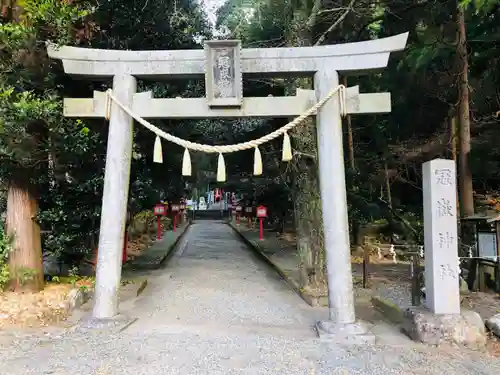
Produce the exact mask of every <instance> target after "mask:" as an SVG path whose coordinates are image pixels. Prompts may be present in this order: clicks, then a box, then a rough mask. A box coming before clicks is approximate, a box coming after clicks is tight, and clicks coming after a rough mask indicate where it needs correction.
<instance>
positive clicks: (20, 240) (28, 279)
mask: <svg viewBox="0 0 500 375" xmlns="http://www.w3.org/2000/svg"><path fill="white" fill-rule="evenodd" d="M37 213H38V202H37V200H36V198H35V197H34V196H33V195H32V194H31V193H30V192H29V190H28V189H27V188H26V187H24V186H23V185H21V184H15V183H11V184H10V186H9V190H8V193H7V221H6V226H7V233H8V234H9V235H10V236H12V237H13V248H12V252H11V254H10V256H9V270H10V274H11V279H12V281H11V285H12V288H13V289H14V290H15V291H32V292H36V291H40V290H42V289H43V284H44V283H43V261H42V244H41V238H40V226H39V225H38V224H37V222H36V221H35V218H36V215H37Z"/></svg>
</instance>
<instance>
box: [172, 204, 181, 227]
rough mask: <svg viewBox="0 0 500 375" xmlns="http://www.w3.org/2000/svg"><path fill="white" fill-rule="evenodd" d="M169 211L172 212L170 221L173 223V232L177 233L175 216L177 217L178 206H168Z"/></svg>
mask: <svg viewBox="0 0 500 375" xmlns="http://www.w3.org/2000/svg"><path fill="white" fill-rule="evenodd" d="M170 209H171V210H172V216H173V217H172V219H173V221H174V223H173V226H174V232H176V231H177V216H178V215H179V210H180V206H179V205H178V204H173V205H172V206H170Z"/></svg>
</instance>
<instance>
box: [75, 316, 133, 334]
mask: <svg viewBox="0 0 500 375" xmlns="http://www.w3.org/2000/svg"><path fill="white" fill-rule="evenodd" d="M136 320H137V318H130V317H128V316H126V315H122V314H118V315H116V316H114V317H113V318H110V319H96V318H94V317H91V316H86V317H83V318H82V319H81V320H80V322H79V323H78V324H77V325H76V326H75V327H74V330H100V331H109V332H121V331H124V330H125V329H127V327H129V326H130V325H131V324H132V323H134V322H135V321H136Z"/></svg>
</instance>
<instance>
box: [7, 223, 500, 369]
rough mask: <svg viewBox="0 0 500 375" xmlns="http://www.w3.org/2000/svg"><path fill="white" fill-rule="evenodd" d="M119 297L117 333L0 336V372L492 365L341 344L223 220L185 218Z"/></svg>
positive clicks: (466, 356)
mask: <svg viewBox="0 0 500 375" xmlns="http://www.w3.org/2000/svg"><path fill="white" fill-rule="evenodd" d="M149 280H150V281H149V286H148V288H147V289H146V291H145V292H144V294H143V295H141V296H140V297H139V298H137V299H136V300H135V301H132V302H130V303H126V304H124V305H123V306H122V311H123V312H124V313H126V314H129V315H133V316H136V317H137V318H138V320H137V321H136V322H135V323H134V324H132V325H131V326H130V327H128V328H127V329H126V330H124V331H123V332H120V333H109V332H108V333H106V332H96V331H91V332H79V331H65V332H63V331H57V330H55V331H52V333H51V334H50V335H46V336H42V337H41V336H40V335H36V334H30V335H28V336H24V337H23V336H20V337H17V338H15V337H14V338H11V339H10V340H3V341H2V340H0V344H1V346H0V374H12V375H18V374H19V375H21V374H53V375H70V374H71V375H87V374H88V375H93V374H95V375H98V374H99V375H115V374H116V375H118V374H120V375H125V374H133V375H156V374H179V375H181V374H182V375H196V374H200V375H201V374H203V375H219V374H220V375H222V374H224V375H226V374H231V375H232V374H248V375H250V374H252V375H253V374H255V375H256V374H262V375H264V374H272V375H281V374H283V375H288V374H289V375H295V374H297V375H298V374H301V375H312V374H315V375H317V374H321V375H323V374H324V375H327V374H328V375H330V374H370V375H371V374H381V375H382V374H383V375H385V374H444V373H445V374H447V375H451V374H460V375H464V374H499V373H500V361H499V360H498V359H494V358H491V357H488V356H487V355H485V354H481V353H474V352H467V351H463V350H462V351H458V350H452V349H449V350H443V349H440V350H437V349H433V348H424V347H422V346H419V345H412V344H409V343H408V342H407V341H401V342H399V343H400V345H399V346H397V347H395V346H390V345H374V346H363V347H352V346H351V347H343V346H338V345H332V344H326V343H321V342H319V341H318V340H317V339H316V335H315V333H314V332H313V330H312V329H311V327H312V324H313V323H314V322H315V321H316V320H317V319H319V318H322V317H324V314H326V311H325V310H322V309H319V310H318V309H313V308H311V307H310V306H308V305H307V304H305V303H304V302H303V301H302V300H301V299H300V298H299V297H298V296H297V295H296V294H295V293H293V292H292V291H291V290H290V289H289V288H288V287H287V286H286V284H285V283H284V282H283V281H281V280H280V279H278V278H277V276H275V275H274V274H273V273H272V271H270V270H269V269H267V268H266V267H265V266H264V265H262V264H261V263H260V261H259V260H257V259H255V258H254V257H253V255H252V253H250V251H248V250H247V249H246V248H245V245H243V244H242V243H241V242H240V241H239V239H238V238H237V237H236V234H235V233H233V232H232V230H231V228H229V227H228V226H227V225H225V224H223V223H217V222H200V223H199V224H194V225H192V227H191V228H190V229H189V232H188V233H187V235H186V236H185V237H184V238H183V240H182V241H181V243H180V244H179V247H178V249H177V252H176V254H175V255H174V257H173V258H172V259H171V260H170V261H169V263H168V265H167V266H166V267H165V268H164V269H162V270H157V271H154V272H152V273H151V275H150V278H149Z"/></svg>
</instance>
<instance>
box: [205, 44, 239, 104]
mask: <svg viewBox="0 0 500 375" xmlns="http://www.w3.org/2000/svg"><path fill="white" fill-rule="evenodd" d="M240 48H241V42H240V41H237V40H223V41H222V40H221V41H208V42H205V52H206V59H207V61H206V62H207V64H206V71H205V90H206V97H207V101H208V105H209V106H211V107H239V106H241V103H242V96H243V94H242V73H241V57H240Z"/></svg>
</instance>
